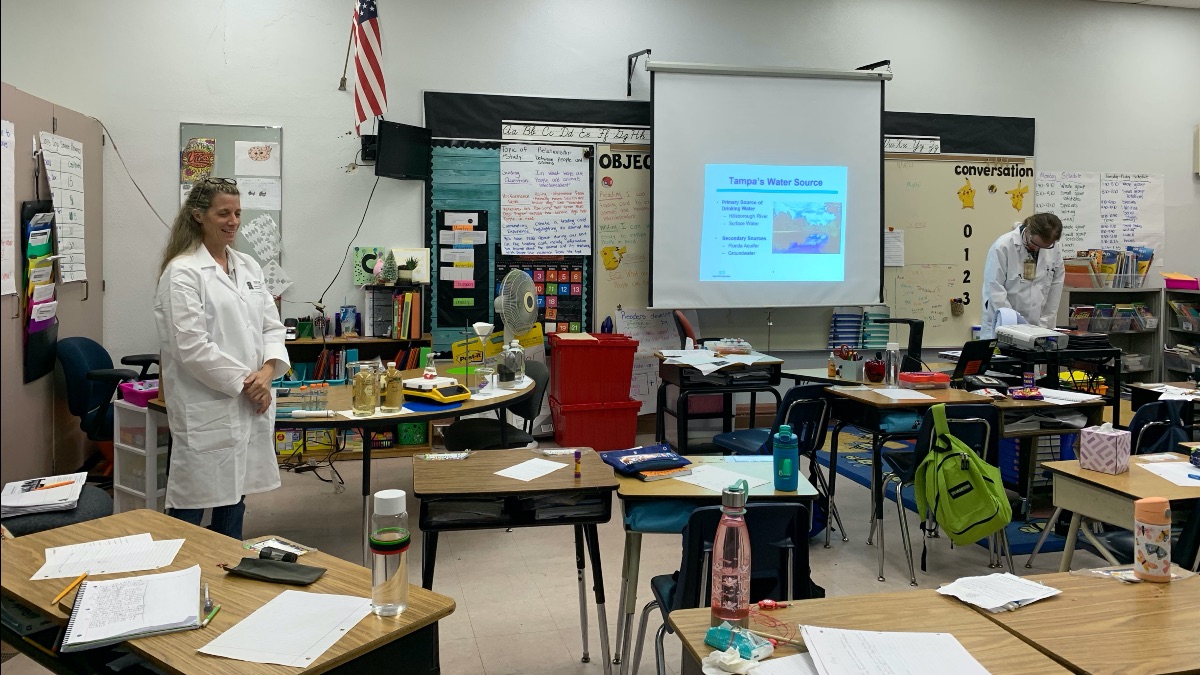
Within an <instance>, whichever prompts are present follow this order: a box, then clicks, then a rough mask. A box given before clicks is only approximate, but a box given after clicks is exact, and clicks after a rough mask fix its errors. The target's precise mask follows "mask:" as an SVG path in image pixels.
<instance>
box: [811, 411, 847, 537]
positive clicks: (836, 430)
mask: <svg viewBox="0 0 1200 675" xmlns="http://www.w3.org/2000/svg"><path fill="white" fill-rule="evenodd" d="M845 426H846V423H845V422H841V421H839V422H838V423H837V424H836V425H835V426H834V427H833V440H832V442H831V443H830V445H829V504H830V509H829V510H830V511H833V507H832V505H833V492H834V490H835V486H836V481H837V458H838V435H839V434H840V433H842V428H844V427H845ZM818 470H819V469H818ZM837 523H838V527H840V528H842V541H850V537H848V536H846V528H845V527H844V526H843V525H842V519H841V518H838V521H837ZM829 533H830V530H829V525H828V523H827V524H826V525H825V548H829Z"/></svg>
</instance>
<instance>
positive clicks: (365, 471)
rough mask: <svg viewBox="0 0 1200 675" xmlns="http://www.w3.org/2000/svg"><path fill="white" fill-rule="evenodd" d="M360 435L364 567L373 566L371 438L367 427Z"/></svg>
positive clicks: (360, 429)
mask: <svg viewBox="0 0 1200 675" xmlns="http://www.w3.org/2000/svg"><path fill="white" fill-rule="evenodd" d="M305 433H306V434H307V432H305ZM358 437H359V438H361V439H362V448H363V449H362V457H363V458H362V462H363V464H362V547H363V567H366V568H368V569H370V567H371V546H370V542H369V541H367V537H368V536H369V535H368V532H369V531H370V529H371V509H370V506H371V505H370V502H369V501H368V500H370V498H371V438H370V436H368V435H367V429H366V427H360V428H359V429H358Z"/></svg>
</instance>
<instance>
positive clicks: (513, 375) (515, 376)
mask: <svg viewBox="0 0 1200 675" xmlns="http://www.w3.org/2000/svg"><path fill="white" fill-rule="evenodd" d="M524 379H525V349H524V348H523V347H521V343H520V342H518V341H516V340H513V341H512V344H510V345H509V346H508V348H507V349H505V350H504V352H503V353H501V354H500V363H498V364H496V384H498V385H499V386H500V388H501V389H516V388H518V387H520V386H521V382H522V380H524Z"/></svg>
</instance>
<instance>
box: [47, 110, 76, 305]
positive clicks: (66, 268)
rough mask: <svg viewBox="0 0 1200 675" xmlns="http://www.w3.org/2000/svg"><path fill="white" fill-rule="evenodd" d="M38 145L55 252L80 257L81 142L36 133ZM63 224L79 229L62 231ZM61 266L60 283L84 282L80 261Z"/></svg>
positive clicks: (49, 134)
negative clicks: (55, 234)
mask: <svg viewBox="0 0 1200 675" xmlns="http://www.w3.org/2000/svg"><path fill="white" fill-rule="evenodd" d="M39 135H40V137H41V143H42V164H43V165H44V166H45V168H46V180H47V182H49V184H50V194H51V197H52V198H53V200H54V223H55V225H56V226H57V227H58V252H59V253H64V252H67V251H71V252H75V253H79V254H82V253H83V252H84V239H83V226H84V224H85V223H84V218H83V216H84V208H83V204H84V190H83V143H80V142H79V141H75V140H72V139H70V138H66V137H64V136H57V135H55V134H51V133H48V132H45V131H42V132H40V134H39ZM66 225H78V226H80V227H79V228H75V229H71V230H64V229H63V228H64V226H66ZM82 260H83V258H82V255H81V256H80V258H79V262H72V263H71V264H70V265H68V264H65V263H64V264H62V265H60V267H59V278H60V280H61V281H62V282H63V283H70V282H72V281H84V280H85V279H87V268H86V266H85V265H84V263H83V262H82Z"/></svg>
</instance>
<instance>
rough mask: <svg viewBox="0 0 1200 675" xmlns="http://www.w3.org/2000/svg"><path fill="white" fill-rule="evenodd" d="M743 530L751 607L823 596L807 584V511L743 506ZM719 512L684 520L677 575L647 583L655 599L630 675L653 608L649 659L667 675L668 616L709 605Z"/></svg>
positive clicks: (702, 511) (646, 611) (704, 510)
mask: <svg viewBox="0 0 1200 675" xmlns="http://www.w3.org/2000/svg"><path fill="white" fill-rule="evenodd" d="M745 518H746V530H747V531H748V532H749V533H750V602H758V601H759V600H765V599H767V598H770V599H772V600H780V601H783V600H808V599H810V598H820V597H824V596H825V591H824V589H822V588H821V587H820V586H817V585H815V584H813V583H812V580H811V579H810V578H809V566H808V519H809V513H808V508H807V507H806V506H804V505H803V504H797V503H750V504H747V505H746V514H745ZM720 521H721V507H720V506H702V507H700V508H698V509H696V510H695V511H692V515H691V517H690V518H688V524H687V526H685V527H684V529H683V559H682V560H681V561H680V563H679V571H678V572H675V573H674V574H663V575H659V576H656V577H653V578H651V579H650V590H651V592H652V593H653V594H654V599H653V600H651V601H650V602H648V603H646V606H645V607H643V608H642V618H641V620H640V622H639V623H638V639H637V645H636V647H635V648H634V652H633V661H632V662H631V664H630V665H631V668H630V671H631V673H632V675H637V669H638V666H639V665H640V664H641V661H642V645H643V644H644V643H645V640H646V624H647V621H648V620H649V617H650V614H651V612H652V611H653V610H654V608H655V607H657V608H658V610H659V611H660V612H661V613H662V620H663V623H662V626H660V627H659V629H658V633H657V635H656V636H655V639H654V656H655V661H656V665H657V667H658V673H659V675H662V674H663V673H665V672H666V658H665V656H664V654H663V639H664V638H665V637H666V635H667V633H670V632H673V631H672V630H671V627H670V624H669V623H668V622H667V615H668V614H670V613H671V612H674V611H675V610H679V609H695V608H697V607H706V606H708V605H709V604H710V602H711V600H710V599H709V592H708V591H709V588H710V587H711V585H712V584H711V582H712V549H713V539H714V538H715V537H716V533H717V524H718V523H719V522H720Z"/></svg>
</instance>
